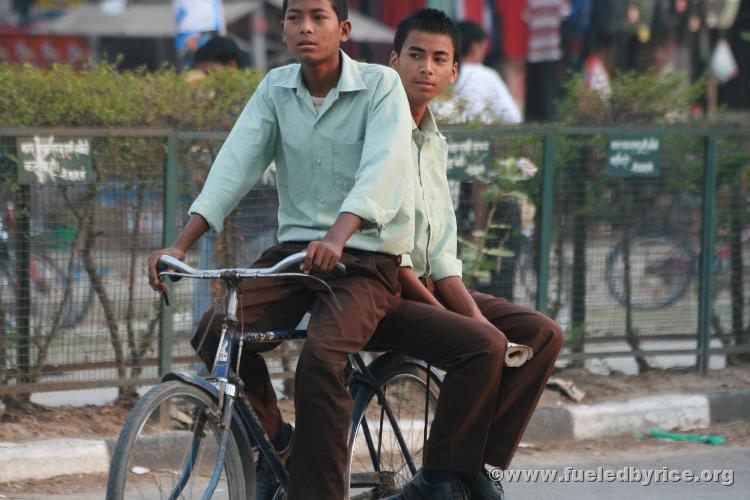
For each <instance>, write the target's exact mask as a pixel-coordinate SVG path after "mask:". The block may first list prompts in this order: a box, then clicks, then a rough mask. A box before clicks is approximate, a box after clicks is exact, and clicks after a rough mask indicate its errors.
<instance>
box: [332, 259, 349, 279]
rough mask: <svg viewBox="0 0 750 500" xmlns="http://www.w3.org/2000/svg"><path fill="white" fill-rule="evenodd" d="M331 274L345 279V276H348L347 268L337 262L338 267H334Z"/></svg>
mask: <svg viewBox="0 0 750 500" xmlns="http://www.w3.org/2000/svg"><path fill="white" fill-rule="evenodd" d="M331 274H333V275H334V276H336V277H337V278H341V277H343V276H344V275H346V266H345V265H344V264H342V263H341V262H336V265H335V266H333V269H331Z"/></svg>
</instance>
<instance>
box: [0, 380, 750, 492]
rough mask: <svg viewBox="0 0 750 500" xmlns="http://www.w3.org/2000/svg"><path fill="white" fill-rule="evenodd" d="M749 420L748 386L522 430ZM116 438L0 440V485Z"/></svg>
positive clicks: (104, 452) (85, 461)
mask: <svg viewBox="0 0 750 500" xmlns="http://www.w3.org/2000/svg"><path fill="white" fill-rule="evenodd" d="M743 420H750V390H748V389H745V390H734V391H726V392H719V393H714V394H661V395H658V396H648V397H642V398H635V399H631V400H628V401H622V402H608V403H600V404H595V405H566V406H559V407H542V408H538V409H537V410H536V411H535V412H534V415H533V417H532V418H531V421H530V422H529V425H528V427H527V429H526V432H525V433H524V436H523V440H524V441H525V442H530V443H535V442H536V443H539V442H550V441H559V440H564V439H592V438H600V437H612V436H617V435H627V434H633V433H637V432H647V431H648V430H649V429H651V428H652V427H659V428H662V429H664V430H680V429H686V428H696V427H698V428H700V427H706V426H708V425H712V424H723V423H727V422H736V421H743ZM114 441H115V438H109V439H53V440H46V441H35V442H25V443H0V483H6V482H13V481H25V480H32V479H46V478H49V477H54V476H60V475H66V474H97V473H106V472H107V471H108V470H109V461H110V454H111V450H112V448H113V446H114Z"/></svg>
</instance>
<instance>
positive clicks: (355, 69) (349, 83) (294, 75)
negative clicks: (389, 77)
mask: <svg viewBox="0 0 750 500" xmlns="http://www.w3.org/2000/svg"><path fill="white" fill-rule="evenodd" d="M339 54H341V76H340V77H339V81H338V83H337V84H336V89H335V90H336V93H337V94H338V93H340V92H357V91H359V90H367V87H366V86H365V82H364V80H362V72H361V71H360V69H359V66H358V65H357V63H356V62H354V61H353V60H352V58H351V57H349V56H348V55H346V52H344V51H343V50H339ZM274 86H276V87H284V88H288V89H297V94H298V95H299V91H300V90H301V89H302V88H304V87H305V84H304V83H303V81H302V66H301V65H300V64H295V65H294V66H292V69H291V71H289V72H288V73H287V74H286V76H285V77H284V78H282V79H281V80H279V81H278V82H276V83H275V84H274Z"/></svg>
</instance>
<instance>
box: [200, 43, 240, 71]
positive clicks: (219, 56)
mask: <svg viewBox="0 0 750 500" xmlns="http://www.w3.org/2000/svg"><path fill="white" fill-rule="evenodd" d="M193 61H194V62H195V63H196V64H197V63H201V62H206V61H216V62H218V63H219V64H224V65H226V64H229V63H230V62H232V61H234V62H235V63H236V64H237V67H238V68H244V67H246V66H247V53H245V52H244V51H243V50H242V49H240V48H239V46H238V45H237V42H235V41H234V40H233V39H232V38H229V37H228V36H215V37H213V38H211V39H210V40H209V41H207V42H206V43H204V44H203V45H202V46H201V47H200V48H199V49H198V50H196V51H195V54H194V55H193Z"/></svg>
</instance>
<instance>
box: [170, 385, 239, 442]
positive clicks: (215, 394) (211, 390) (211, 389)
mask: <svg viewBox="0 0 750 500" xmlns="http://www.w3.org/2000/svg"><path fill="white" fill-rule="evenodd" d="M170 380H179V381H181V382H184V383H186V384H189V385H192V386H195V387H197V388H199V389H202V390H203V391H205V392H207V393H208V394H210V395H211V397H212V398H213V399H214V400H216V401H218V400H219V389H218V388H216V387H215V386H214V385H213V384H212V383H211V382H209V381H208V380H206V379H204V378H202V377H198V376H197V375H190V374H187V373H182V372H169V373H167V374H166V375H164V377H162V382H168V381H170ZM238 402H239V398H238ZM232 422H233V423H234V425H233V427H235V429H236V431H238V432H235V435H236V436H237V437H241V439H242V443H238V444H239V445H240V446H242V447H244V448H245V450H247V451H248V452H249V453H250V456H252V449H253V446H252V441H251V440H250V436H249V435H248V434H247V427H246V426H245V423H244V420H243V418H242V415H241V413H240V410H239V405H238V404H237V405H234V408H233V409H232ZM241 451H242V450H241Z"/></svg>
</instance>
